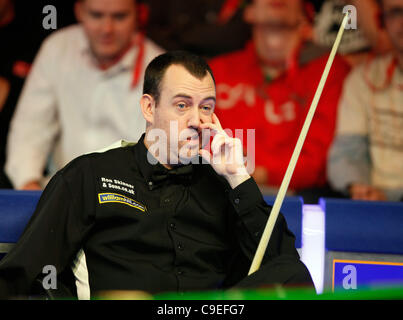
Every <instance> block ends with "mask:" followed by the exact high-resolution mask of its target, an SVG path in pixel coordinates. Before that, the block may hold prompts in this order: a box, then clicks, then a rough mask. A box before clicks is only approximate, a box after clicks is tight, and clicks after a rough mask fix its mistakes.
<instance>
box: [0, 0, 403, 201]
mask: <svg viewBox="0 0 403 320" xmlns="http://www.w3.org/2000/svg"><path fill="white" fill-rule="evenodd" d="M346 5H352V6H354V7H353V8H355V9H356V17H357V21H356V26H357V28H351V29H348V30H345V32H344V36H343V40H342V42H341V45H340V48H339V51H338V55H337V56H336V58H335V61H334V63H333V67H332V69H331V72H330V74H329V78H328V80H327V82H326V85H325V87H324V91H323V94H322V97H321V99H320V101H319V104H318V108H317V111H316V114H315V117H314V119H313V121H312V124H311V127H310V130H309V133H308V136H307V138H306V141H305V144H304V147H303V149H302V152H301V155H300V158H299V160H298V163H297V166H296V168H295V171H294V174H293V178H292V180H291V183H290V187H289V193H290V194H293V195H300V196H302V197H303V198H304V200H305V202H306V203H316V202H317V201H318V198H319V197H341V198H351V199H356V200H375V201H402V200H403V0H349V1H347V0H324V1H314V0H311V1H307V0H193V1H188V0H166V1H157V0H137V1H135V0H63V1H61V0H59V1H56V0H53V1H52V0H35V1H22V0H0V43H1V50H0V188H10V189H11V188H14V189H22V190H35V189H42V188H44V186H45V185H46V183H47V181H48V179H49V177H51V176H52V175H53V174H54V173H55V172H56V171H57V170H59V169H60V168H62V167H63V166H64V165H66V164H67V163H68V162H69V161H71V160H72V159H73V158H75V157H77V156H79V155H81V154H84V153H87V152H92V151H94V150H97V149H99V148H102V147H105V146H107V145H109V144H111V143H113V142H115V141H117V140H119V139H125V140H129V141H137V140H138V138H139V137H140V135H141V133H142V132H143V131H144V130H145V120H144V119H143V117H142V115H141V112H140V108H139V105H138V101H139V100H140V97H141V95H142V81H143V79H142V78H143V72H144V70H145V67H146V66H147V64H148V62H150V61H151V60H152V59H153V58H154V57H155V56H157V55H159V54H160V53H162V52H164V51H167V50H188V51H191V52H194V53H197V54H200V55H202V56H204V57H205V58H206V59H207V60H208V61H209V64H210V66H211V68H212V70H213V72H214V76H215V81H216V90H217V105H216V111H215V112H216V114H217V115H218V117H219V119H220V121H221V123H222V125H223V127H224V128H227V129H230V130H231V131H232V132H233V133H235V132H236V129H242V130H243V136H242V138H243V143H244V147H245V157H246V158H247V159H248V162H250V163H254V164H255V165H254V172H253V177H254V178H255V180H256V181H257V183H258V184H259V185H260V186H261V188H262V191H263V192H264V193H266V194H270V193H273V194H275V193H276V190H277V189H278V187H279V186H280V184H281V182H282V179H283V177H284V174H285V171H286V169H287V166H288V163H289V160H290V158H291V155H292V153H293V150H294V147H295V144H296V141H297V139H298V136H299V134H300V131H301V128H302V125H303V123H304V121H305V117H306V114H307V112H308V109H309V106H310V104H311V101H312V99H313V96H314V94H315V91H316V88H317V85H318V83H319V80H320V77H321V75H322V72H323V70H324V67H325V64H326V62H327V58H328V56H329V53H330V49H331V47H332V45H333V43H334V41H335V39H336V35H337V32H338V30H339V27H340V24H341V21H342V19H343V8H344V7H345V6H346ZM44 8H47V9H46V10H45V9H44ZM53 9H54V10H53ZM352 16H353V17H354V14H353V15H352ZM45 20H46V21H47V23H46V24H45V22H44V21H45ZM49 21H50V22H52V23H53V26H54V25H56V26H57V27H56V28H52V27H47V26H52V23H49ZM354 22H355V21H353V20H351V21H350V23H351V25H354ZM248 129H254V130H255V144H254V146H255V150H250V146H249V145H248V140H247V139H246V131H247V130H248Z"/></svg>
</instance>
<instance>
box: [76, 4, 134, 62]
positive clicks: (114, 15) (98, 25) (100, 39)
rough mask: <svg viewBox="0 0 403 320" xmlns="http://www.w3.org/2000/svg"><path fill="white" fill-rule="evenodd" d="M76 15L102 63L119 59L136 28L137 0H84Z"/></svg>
mask: <svg viewBox="0 0 403 320" xmlns="http://www.w3.org/2000/svg"><path fill="white" fill-rule="evenodd" d="M76 14H77V18H78V20H79V21H80V22H81V23H82V25H83V27H84V30H85V33H86V34H87V37H88V40H89V43H90V46H91V50H92V52H93V53H94V55H95V57H96V58H97V59H98V60H99V61H100V62H101V63H108V62H111V61H113V60H115V59H116V58H118V57H119V56H120V55H121V54H122V53H123V52H124V51H125V50H126V49H127V48H128V47H129V45H130V43H131V41H132V37H133V34H134V31H135V28H136V6H135V2H134V0H83V1H79V2H78V3H77V6H76Z"/></svg>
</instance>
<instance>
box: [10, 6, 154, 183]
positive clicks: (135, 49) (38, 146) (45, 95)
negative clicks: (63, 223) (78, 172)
mask: <svg viewBox="0 0 403 320" xmlns="http://www.w3.org/2000/svg"><path fill="white" fill-rule="evenodd" d="M75 12H76V16H77V19H78V20H79V21H80V24H79V25H74V26H69V27H67V28H64V29H62V30H60V31H58V32H55V33H54V34H52V35H51V36H50V37H49V38H47V39H46V40H45V41H44V43H43V45H42V47H41V49H40V51H39V53H38V55H37V57H36V58H35V62H34V65H33V67H32V70H31V73H30V75H29V77H28V79H27V82H26V84H25V86H24V89H23V92H22V95H21V98H20V99H19V102H18V105H17V109H16V113H15V115H14V118H13V120H12V123H11V126H10V132H9V137H8V143H7V162H6V172H7V174H8V176H9V178H10V180H11V181H12V183H13V185H14V187H15V188H18V189H39V188H41V187H42V186H43V184H42V185H41V183H42V182H43V181H44V180H43V178H44V177H43V172H44V169H45V167H46V164H47V161H48V157H49V154H50V153H52V155H53V157H52V163H53V164H54V165H55V169H56V170H57V169H59V168H61V167H62V166H64V165H65V164H66V163H67V162H69V161H70V160H71V159H73V158H75V157H77V156H78V155H81V154H83V153H86V152H89V151H93V150H97V149H99V148H100V147H103V146H105V145H109V144H111V143H112V142H114V141H116V140H118V139H121V138H123V139H129V140H138V138H139V137H140V135H141V133H142V132H143V131H144V128H145V121H144V119H143V117H142V116H141V110H140V107H139V105H138V101H139V99H140V97H141V87H142V84H141V81H142V75H143V71H144V69H145V67H146V65H147V64H148V62H149V61H151V60H152V59H153V58H154V57H155V56H156V55H158V54H160V53H162V50H161V49H160V48H159V47H158V46H156V45H155V44H154V43H152V42H151V41H150V40H148V39H146V38H144V37H143V36H142V34H141V33H139V32H137V31H136V4H135V1H133V0H79V1H77V3H76V6H75ZM128 114H130V118H129V119H128V118H127V115H128ZM44 183H46V180H45V182H44Z"/></svg>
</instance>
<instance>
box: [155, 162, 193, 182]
mask: <svg viewBox="0 0 403 320" xmlns="http://www.w3.org/2000/svg"><path fill="white" fill-rule="evenodd" d="M192 172H193V169H192V165H191V164H189V165H186V166H180V167H177V168H174V169H171V170H168V169H166V168H158V169H155V170H154V172H153V174H152V175H151V180H152V182H153V183H154V184H159V183H161V182H163V181H166V180H171V181H175V182H188V181H190V179H191V177H192Z"/></svg>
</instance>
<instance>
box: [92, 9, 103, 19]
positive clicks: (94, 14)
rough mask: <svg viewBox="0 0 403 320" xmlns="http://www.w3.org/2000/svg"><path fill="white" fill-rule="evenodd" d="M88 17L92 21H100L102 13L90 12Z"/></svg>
mask: <svg viewBox="0 0 403 320" xmlns="http://www.w3.org/2000/svg"><path fill="white" fill-rule="evenodd" d="M90 16H91V17H92V18H93V19H101V18H102V13H100V12H96V11H91V12H90Z"/></svg>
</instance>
